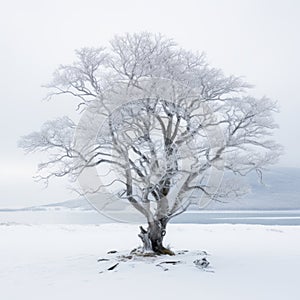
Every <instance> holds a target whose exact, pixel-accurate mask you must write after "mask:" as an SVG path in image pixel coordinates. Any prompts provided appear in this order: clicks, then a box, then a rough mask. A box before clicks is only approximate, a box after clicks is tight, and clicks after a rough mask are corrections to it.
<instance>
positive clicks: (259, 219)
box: [0, 209, 300, 225]
mask: <svg viewBox="0 0 300 300" xmlns="http://www.w3.org/2000/svg"><path fill="white" fill-rule="evenodd" d="M111 222H112V220H111V219H109V218H107V217H105V216H103V215H101V214H99V213H98V212H96V211H90V210H89V211H82V210H76V209H74V210H71V209H70V210H64V209H63V210H45V211H3V210H2V211H0V223H21V224H104V223H111ZM133 223H140V222H133ZM172 223H186V224H188V223H190V224H192V223H194V224H223V223H225V224H256V225H300V210H281V211H280V210H276V211H275V210H274V211H266V210H264V211H254V210H252V211H205V210H203V211H189V212H186V213H184V214H182V215H179V216H177V217H176V218H174V219H173V220H172Z"/></svg>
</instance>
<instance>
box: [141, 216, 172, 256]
mask: <svg viewBox="0 0 300 300" xmlns="http://www.w3.org/2000/svg"><path fill="white" fill-rule="evenodd" d="M166 225H167V222H166V221H164V220H155V221H153V222H149V223H148V228H147V230H145V229H144V228H143V227H142V226H140V230H141V232H140V234H139V237H140V238H141V240H142V242H143V248H144V249H143V250H144V251H145V252H154V253H155V254H159V255H160V254H168V255H174V252H173V251H171V250H170V249H168V248H165V247H164V246H163V238H164V236H165V234H166Z"/></svg>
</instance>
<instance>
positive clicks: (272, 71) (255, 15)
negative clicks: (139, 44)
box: [0, 0, 300, 208]
mask: <svg viewBox="0 0 300 300" xmlns="http://www.w3.org/2000/svg"><path fill="white" fill-rule="evenodd" d="M299 29H300V1H297V0H294V1H292V0H284V1H283V0H282V1H279V0H277V1H276V0H273V1H272V0H234V1H233V0H215V1H212V0H203V1H201V0H195V1H192V0H185V1H174V0H173V1H171V0H167V1H162V0H159V1H157V0H152V1H150V0H148V1H143V0H138V1H132V0H127V1H122V0H109V1H108V0H107V1H101V0H85V1H78V0H51V1H40V0H26V1H22V0H10V1H7V2H6V3H2V5H1V12H0V36H1V39H0V51H1V56H0V64H1V65H0V66H1V68H0V77H1V78H0V79H1V80H0V82H1V104H2V105H1V110H0V123H1V124H0V137H1V157H0V164H1V168H0V208H1V207H9V206H10V207H12V206H27V205H31V204H36V203H45V202H49V201H51V202H54V201H61V200H66V199H68V198H72V197H75V196H76V195H74V194H70V192H68V191H66V189H65V187H64V186H65V182H59V181H55V182H53V183H52V184H50V187H49V188H48V189H47V190H42V189H41V187H42V186H41V185H38V184H36V183H34V182H33V180H32V178H31V176H32V175H33V174H34V171H35V168H36V162H37V158H35V157H34V156H24V155H23V153H22V151H21V150H19V149H17V147H16V144H17V140H18V139H19V137H20V136H21V135H24V134H27V133H29V132H31V131H33V130H38V129H39V127H40V125H41V124H42V123H43V122H44V121H45V120H47V119H51V118H54V117H57V116H61V115H65V114H68V112H69V111H71V110H72V109H73V107H74V106H73V105H72V103H71V102H70V101H67V100H63V99H57V100H53V101H51V102H43V101H41V100H42V98H43V97H44V96H45V95H46V93H47V91H46V90H45V89H44V88H41V85H42V84H45V83H47V82H48V81H49V80H50V78H51V74H52V72H53V71H54V69H55V68H56V66H57V65H59V64H60V63H70V62H71V61H72V59H73V57H74V49H77V48H80V47H83V46H95V47H97V46H100V45H106V44H107V43H108V41H109V40H110V39H111V38H112V37H113V35H114V34H121V33H124V32H138V31H144V30H146V31H151V32H160V33H163V34H165V35H166V36H168V37H171V38H174V39H175V40H176V41H177V42H178V43H179V44H180V45H181V46H182V47H184V48H186V49H191V50H200V51H205V52H206V54H207V57H208V61H209V62H210V63H211V64H212V65H213V66H215V67H220V68H222V69H223V70H224V72H225V73H226V74H228V75H229V74H234V75H242V76H245V78H246V80H247V81H248V82H250V83H252V84H254V85H255V89H254V90H253V93H254V94H255V95H260V96H263V95H267V96H269V97H271V98H273V99H276V100H277V101H278V103H279V106H280V109H281V112H280V114H279V115H278V116H276V120H277V122H278V123H279V125H280V130H278V132H277V134H276V139H277V140H278V141H279V142H280V143H281V144H282V145H284V147H285V152H286V153H285V155H284V156H283V157H282V159H281V162H280V165H281V166H295V167H300V157H299V146H300V142H299V140H300V133H299V129H300V101H299V88H300V84H299V68H300V58H299V53H300V38H299V36H300V34H299Z"/></svg>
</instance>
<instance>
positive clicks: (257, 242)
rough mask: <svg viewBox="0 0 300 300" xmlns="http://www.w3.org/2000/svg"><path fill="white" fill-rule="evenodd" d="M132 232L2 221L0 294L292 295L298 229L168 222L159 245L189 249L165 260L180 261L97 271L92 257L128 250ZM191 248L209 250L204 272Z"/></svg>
mask: <svg viewBox="0 0 300 300" xmlns="http://www.w3.org/2000/svg"><path fill="white" fill-rule="evenodd" d="M138 231H139V229H138V227H137V225H131V224H101V225H98V226H97V225H71V224H69V225H58V224H55V225H54V224H52V225H21V224H19V225H15V224H10V223H3V224H2V225H1V226H0V298H1V299H3V300H19V299H22V300H27V299H28V300H35V299H39V300H47V299H51V300H53V299H55V300H60V299H64V300H66V299H68V300H69V299H74V300H75V299H76V300H77V299H80V300H82V299H86V300H87V299H132V300H133V299H174V300H177V299H178V300H179V299H180V300H182V299H205V300H209V299H214V300H222V299H228V300H229V299H230V300H235V299H236V300H247V299H251V300H253V299H255V300H260V299H261V300H268V299H271V300H276V299H280V300H282V299H288V300H296V299H297V300H298V299H300V289H299V270H300V226H261V225H229V224H218V225H200V224H198V225H196V224H184V225H182V224H171V225H170V226H169V227H168V233H167V236H166V244H168V243H170V245H171V247H172V249H176V250H183V249H188V250H190V252H188V253H187V254H185V255H184V256H182V255H181V256H180V255H177V256H176V257H175V258H174V257H172V258H167V259H172V260H177V259H180V260H182V261H183V263H181V264H177V265H174V266H171V267H170V268H169V270H168V271H163V269H162V268H160V267H157V266H156V265H155V264H153V263H147V261H146V262H145V261H129V262H125V263H120V265H119V266H118V267H117V268H116V269H114V270H113V271H107V272H104V273H99V272H101V271H102V270H104V269H105V268H106V267H105V266H106V265H105V264H109V263H107V262H105V263H103V262H97V259H99V258H103V257H109V255H108V254H106V253H107V251H108V250H118V251H122V252H123V253H127V252H128V253H129V252H130V250H131V249H133V248H134V247H136V246H137V245H138V243H139V241H138V237H137V234H138ZM196 250H200V251H206V252H207V253H208V254H209V255H208V256H207V259H208V260H209V262H210V266H211V268H210V269H208V270H206V271H204V270H201V269H197V268H196V267H194V266H193V265H192V264H190V263H189V258H192V257H189V256H191V255H192V254H193V253H195V251H196ZM189 253H190V254H189ZM183 257H184V258H183ZM149 260H150V259H149ZM185 261H186V262H187V263H184V262H185Z"/></svg>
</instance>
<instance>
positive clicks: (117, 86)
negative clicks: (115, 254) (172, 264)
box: [20, 32, 281, 254]
mask: <svg viewBox="0 0 300 300" xmlns="http://www.w3.org/2000/svg"><path fill="white" fill-rule="evenodd" d="M76 55H77V59H76V61H75V62H74V63H73V64H72V65H62V66H60V67H59V68H58V69H57V70H56V72H55V73H54V78H53V80H52V82H51V83H50V84H49V85H48V86H47V87H48V88H50V94H49V95H48V97H49V98H52V97H54V96H57V95H62V94H70V95H72V96H74V99H77V100H78V102H77V103H76V107H77V110H78V113H79V115H81V116H82V117H81V121H80V122H79V123H75V122H73V121H72V120H70V119H69V118H68V117H62V118H60V119H57V120H54V121H48V122H46V123H45V124H44V125H43V127H42V129H41V131H39V132H34V133H31V134H29V135H27V136H25V137H23V138H22V140H21V141H20V146H21V147H22V148H24V149H25V150H26V151H28V152H31V151H37V150H38V151H45V152H47V153H49V160H48V161H46V162H44V163H41V164H40V165H39V171H40V173H39V179H41V180H45V181H46V182H48V180H49V179H50V178H51V177H54V176H56V177H61V176H65V175H69V176H71V178H72V179H77V178H78V177H80V176H82V175H83V174H85V175H84V176H85V178H86V177H88V175H87V174H89V173H86V170H89V169H92V168H93V169H95V168H97V170H98V173H99V174H102V173H103V174H102V175H104V174H106V176H105V177H104V179H102V180H101V181H96V184H91V186H90V187H91V189H90V190H88V189H87V188H86V186H85V187H84V189H83V190H84V193H96V192H97V191H99V190H101V189H102V188H108V187H109V189H110V191H111V193H113V194H115V195H117V196H118V197H119V199H120V201H127V202H128V203H130V205H132V207H134V208H135V209H136V210H137V211H138V212H139V213H141V215H143V216H144V218H145V220H146V221H147V223H148V228H147V229H144V228H143V227H140V229H141V232H140V234H139V237H140V238H141V240H142V242H143V246H144V250H146V251H153V252H155V253H158V254H172V253H173V252H172V251H171V250H170V249H167V248H165V247H164V246H163V237H164V235H165V233H166V226H167V224H168V222H169V221H170V220H171V218H173V217H174V216H176V215H178V214H180V213H182V212H184V211H185V210H186V209H187V208H188V206H189V205H190V204H191V203H195V202H197V199H199V197H200V194H199V192H201V193H202V195H203V196H204V198H205V199H215V200H217V199H220V197H228V196H232V195H236V194H239V193H240V192H241V191H240V189H239V185H236V184H229V183H228V182H226V184H224V181H223V184H221V185H220V179H221V177H219V178H218V180H212V179H214V178H213V177H214V176H212V175H211V174H216V173H212V172H214V171H216V170H218V171H221V174H223V170H226V171H227V172H232V173H234V174H237V175H246V174H247V173H249V172H251V171H257V172H259V173H260V172H261V171H262V170H263V167H264V166H266V165H269V164H272V163H274V162H276V161H277V158H278V156H279V155H280V152H281V147H280V146H279V145H278V144H276V143H275V142H274V141H272V140H271V139H269V136H270V135H271V134H272V131H273V129H274V128H276V124H275V123H274V121H273V118H272V114H273V112H276V111H277V108H276V103H275V102H274V101H271V100H270V99H268V98H266V97H263V98H261V99H257V98H254V97H251V96H249V95H248V94H247V92H248V90H249V88H250V87H251V86H250V85H249V84H247V83H245V82H244V81H243V80H242V79H241V78H239V77H235V76H225V75H224V74H223V73H222V71H221V70H219V69H215V68H212V67H210V66H209V65H208V64H207V63H206V60H205V55H204V54H203V53H192V52H190V51H185V50H183V49H181V48H179V47H178V46H177V45H176V43H175V42H174V41H173V40H170V39H167V38H165V37H164V36H161V35H153V34H150V33H147V32H145V33H140V34H133V35H130V34H127V35H124V36H116V37H115V38H114V39H113V40H112V41H111V43H110V45H109V47H108V48H83V49H81V50H79V51H76ZM100 121H101V123H100ZM102 121H103V122H102ZM74 137H75V138H74ZM194 191H196V193H193V192H194Z"/></svg>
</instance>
